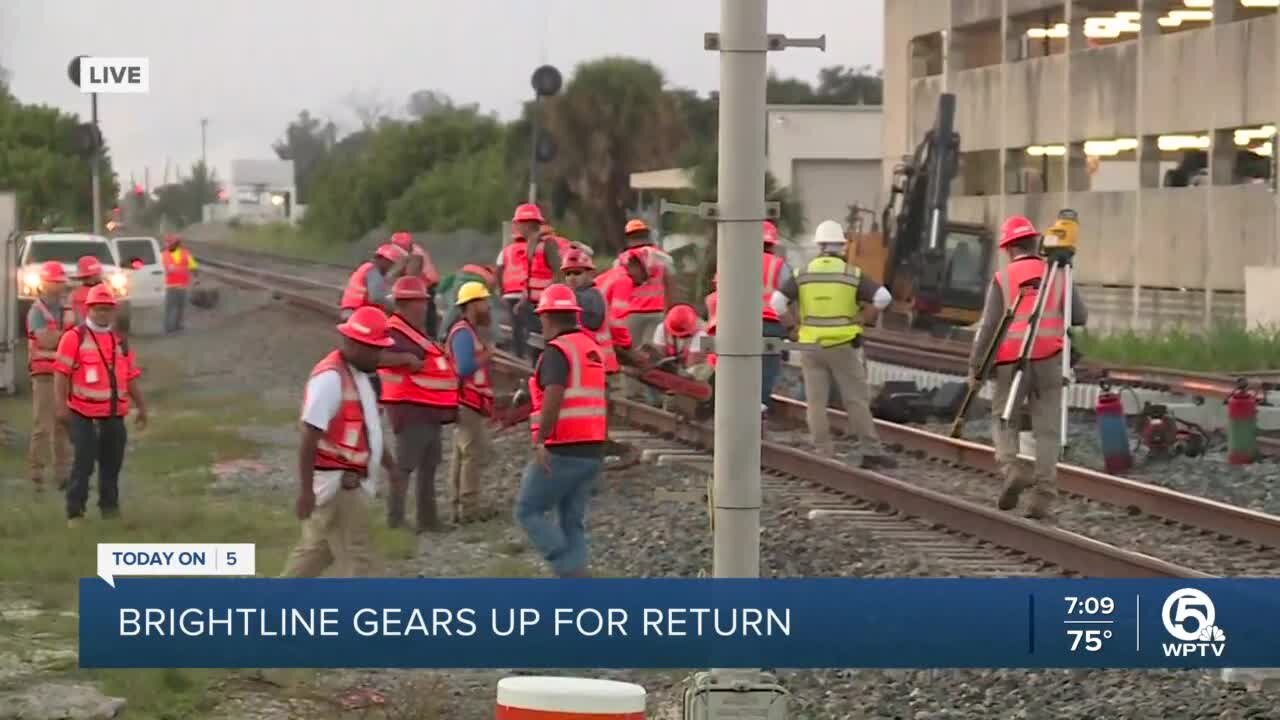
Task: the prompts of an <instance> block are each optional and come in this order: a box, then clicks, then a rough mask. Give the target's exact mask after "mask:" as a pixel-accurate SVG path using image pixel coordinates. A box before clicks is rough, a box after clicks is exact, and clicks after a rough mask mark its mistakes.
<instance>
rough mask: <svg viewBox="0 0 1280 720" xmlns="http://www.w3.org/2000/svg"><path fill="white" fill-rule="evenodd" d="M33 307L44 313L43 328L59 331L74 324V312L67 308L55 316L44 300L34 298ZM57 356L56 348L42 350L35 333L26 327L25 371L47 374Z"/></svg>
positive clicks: (51, 370)
mask: <svg viewBox="0 0 1280 720" xmlns="http://www.w3.org/2000/svg"><path fill="white" fill-rule="evenodd" d="M32 307H34V308H35V309H37V310H39V311H40V314H41V315H44V321H45V323H46V327H45V330H54V331H56V332H58V333H59V338H61V333H62V331H63V330H66V329H67V328H69V327H71V326H73V325H75V324H76V318H75V312H74V311H73V310H72V309H71V308H69V307H64V308H62V317H61V318H56V317H54V316H53V313H51V312H49V306H48V305H45V304H44V300H42V299H40V298H36V301H35V303H34V304H33V305H32ZM57 357H58V349H57V348H56V347H55V348H54V349H53V350H44V349H42V348H41V347H40V346H39V345H37V344H36V333H35V331H33V330H31V329H30V328H28V329H27V371H28V372H29V373H30V374H31V375H33V376H34V375H48V374H50V373H52V372H53V365H54V361H55V360H56V359H57Z"/></svg>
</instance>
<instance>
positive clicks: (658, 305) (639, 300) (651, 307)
mask: <svg viewBox="0 0 1280 720" xmlns="http://www.w3.org/2000/svg"><path fill="white" fill-rule="evenodd" d="M624 233H625V234H626V238H627V249H626V250H624V251H623V252H622V254H620V255H619V256H618V260H617V262H616V263H615V264H617V265H619V266H622V265H625V264H626V263H627V262H628V260H629V259H630V258H631V257H638V258H639V259H640V261H641V262H642V263H643V264H644V269H645V275H646V277H645V280H644V282H642V283H637V284H636V287H635V289H634V290H633V291H632V292H631V300H630V303H629V312H628V313H627V330H629V331H630V332H631V336H632V337H640V338H648V337H653V332H654V329H656V328H657V327H658V326H659V325H661V324H662V318H663V317H664V316H665V315H666V312H667V310H668V309H669V308H670V307H671V302H672V301H673V300H674V298H675V287H674V282H675V280H674V276H675V272H674V269H675V264H674V262H673V261H672V259H671V256H670V255H668V254H667V253H665V252H663V251H662V250H661V249H660V248H658V247H657V246H656V245H654V243H653V237H652V236H651V235H650V233H649V226H648V225H646V224H645V222H644V221H643V220H639V219H637V220H631V221H628V222H627V225H626V228H625V229H624Z"/></svg>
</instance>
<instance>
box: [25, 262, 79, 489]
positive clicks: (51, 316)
mask: <svg viewBox="0 0 1280 720" xmlns="http://www.w3.org/2000/svg"><path fill="white" fill-rule="evenodd" d="M66 289H67V274H66V272H65V271H64V270H63V269H62V263H60V262H58V261H57V260H49V261H48V262H46V263H44V264H43V265H41V266H40V296H39V297H37V298H36V299H35V302H33V303H32V304H31V309H30V310H28V311H27V371H28V372H29V373H30V375H31V443H30V446H29V447H28V449H27V465H28V468H29V471H30V475H31V482H32V483H33V484H34V485H35V488H36V490H37V491H41V490H44V485H45V481H46V480H49V479H54V480H55V482H57V484H58V489H59V490H61V489H63V488H65V487H66V484H67V474H68V473H69V472H70V459H71V451H70V445H69V441H68V439H67V427H66V426H65V425H63V424H62V423H60V422H58V400H57V395H56V394H55V392H54V387H53V386H54V365H55V361H56V360H57V357H58V352H57V351H58V340H59V339H61V337H62V333H63V331H64V330H67V329H68V328H72V327H75V325H76V315H75V312H74V311H73V310H72V309H71V306H70V304H68V303H67V297H66V295H67V293H66ZM50 459H52V461H53V465H52V466H53V476H52V478H50V477H49V476H48V475H46V474H45V470H46V468H47V467H49V465H48V461H49V460H50Z"/></svg>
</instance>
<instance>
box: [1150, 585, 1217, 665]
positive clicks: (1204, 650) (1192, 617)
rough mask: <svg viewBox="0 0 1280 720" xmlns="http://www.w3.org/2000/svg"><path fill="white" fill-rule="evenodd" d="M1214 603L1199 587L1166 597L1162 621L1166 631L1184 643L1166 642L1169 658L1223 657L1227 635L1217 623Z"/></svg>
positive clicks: (1164, 645)
mask: <svg viewBox="0 0 1280 720" xmlns="http://www.w3.org/2000/svg"><path fill="white" fill-rule="evenodd" d="M1216 616H1217V613H1216V611H1215V608H1214V606H1213V600H1210V599H1209V596H1208V595H1206V594H1204V593H1203V592H1201V591H1200V590H1196V589H1195V588H1182V589H1181V590H1175V591H1174V592H1172V593H1170V594H1169V597H1167V598H1165V601H1164V609H1163V610H1162V611H1161V619H1162V620H1163V621H1164V629H1165V631H1166V632H1168V633H1169V634H1170V635H1172V636H1173V637H1174V638H1175V639H1177V640H1181V641H1182V642H1174V643H1162V644H1161V647H1162V648H1164V656H1165V657H1186V658H1189V657H1209V656H1210V655H1211V654H1212V655H1213V656H1214V657H1222V651H1223V650H1225V649H1226V647H1227V634H1226V633H1225V632H1223V631H1222V628H1220V627H1218V626H1217V625H1215V624H1214V622H1215V621H1216V619H1217V617H1216Z"/></svg>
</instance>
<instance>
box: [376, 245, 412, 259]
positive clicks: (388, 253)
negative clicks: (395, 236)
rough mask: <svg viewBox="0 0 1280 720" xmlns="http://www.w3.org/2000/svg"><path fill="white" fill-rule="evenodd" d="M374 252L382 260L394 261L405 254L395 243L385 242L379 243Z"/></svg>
mask: <svg viewBox="0 0 1280 720" xmlns="http://www.w3.org/2000/svg"><path fill="white" fill-rule="evenodd" d="M374 254H375V255H377V256H378V257H380V258H382V259H384V260H390V261H391V262H395V261H397V260H399V259H400V258H402V257H404V256H405V251H404V250H402V249H401V248H399V247H397V246H395V245H392V244H390V243H387V244H385V245H379V246H378V249H377V251H376V252H375V253H374Z"/></svg>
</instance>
